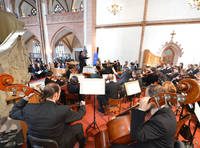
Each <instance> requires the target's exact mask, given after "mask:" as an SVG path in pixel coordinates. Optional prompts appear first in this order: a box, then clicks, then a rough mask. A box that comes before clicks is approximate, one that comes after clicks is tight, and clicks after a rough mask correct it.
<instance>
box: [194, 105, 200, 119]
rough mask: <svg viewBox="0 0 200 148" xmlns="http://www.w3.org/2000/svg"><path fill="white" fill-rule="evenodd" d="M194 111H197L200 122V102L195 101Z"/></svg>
mask: <svg viewBox="0 0 200 148" xmlns="http://www.w3.org/2000/svg"><path fill="white" fill-rule="evenodd" d="M194 113H195V115H196V117H197V119H198V120H199V122H200V107H199V104H198V103H197V102H196V103H195V109H194Z"/></svg>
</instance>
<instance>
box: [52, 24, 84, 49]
mask: <svg viewBox="0 0 200 148" xmlns="http://www.w3.org/2000/svg"><path fill="white" fill-rule="evenodd" d="M64 30H67V31H68V32H72V33H73V34H74V35H75V36H76V38H77V39H78V40H79V41H80V43H81V40H80V38H79V36H78V35H77V34H76V32H75V31H73V30H72V29H70V28H68V27H66V26H62V27H61V28H60V29H58V30H57V31H56V32H55V33H54V34H53V36H52V38H51V41H50V47H51V49H53V42H54V40H55V39H56V37H57V36H58V35H59V34H60V33H61V32H63V31H64ZM82 46H83V45H82Z"/></svg>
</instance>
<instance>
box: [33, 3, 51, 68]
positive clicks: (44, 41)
mask: <svg viewBox="0 0 200 148" xmlns="http://www.w3.org/2000/svg"><path fill="white" fill-rule="evenodd" d="M37 5H38V13H39V14H38V16H39V23H40V34H41V45H42V53H43V59H44V61H45V63H47V64H48V63H49V62H50V63H52V50H51V49H50V43H49V37H48V29H47V17H46V16H47V12H48V11H47V5H46V0H37Z"/></svg>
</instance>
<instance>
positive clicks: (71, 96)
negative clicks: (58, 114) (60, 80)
mask: <svg viewBox="0 0 200 148" xmlns="http://www.w3.org/2000/svg"><path fill="white" fill-rule="evenodd" d="M61 89H62V90H64V91H65V94H66V104H68V105H70V104H71V103H70V100H74V101H78V94H71V93H69V91H68V89H67V86H63V87H62V88H61Z"/></svg>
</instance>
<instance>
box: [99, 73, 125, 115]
mask: <svg viewBox="0 0 200 148" xmlns="http://www.w3.org/2000/svg"><path fill="white" fill-rule="evenodd" d="M107 80H108V81H109V83H106V94H105V95H99V96H98V97H97V100H98V103H99V106H100V108H98V111H99V112H102V113H104V108H103V107H104V106H106V105H108V99H109V98H111V99H119V96H120V91H121V87H120V85H119V84H118V83H115V82H113V80H114V77H113V75H112V74H109V75H108V77H107Z"/></svg>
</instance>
